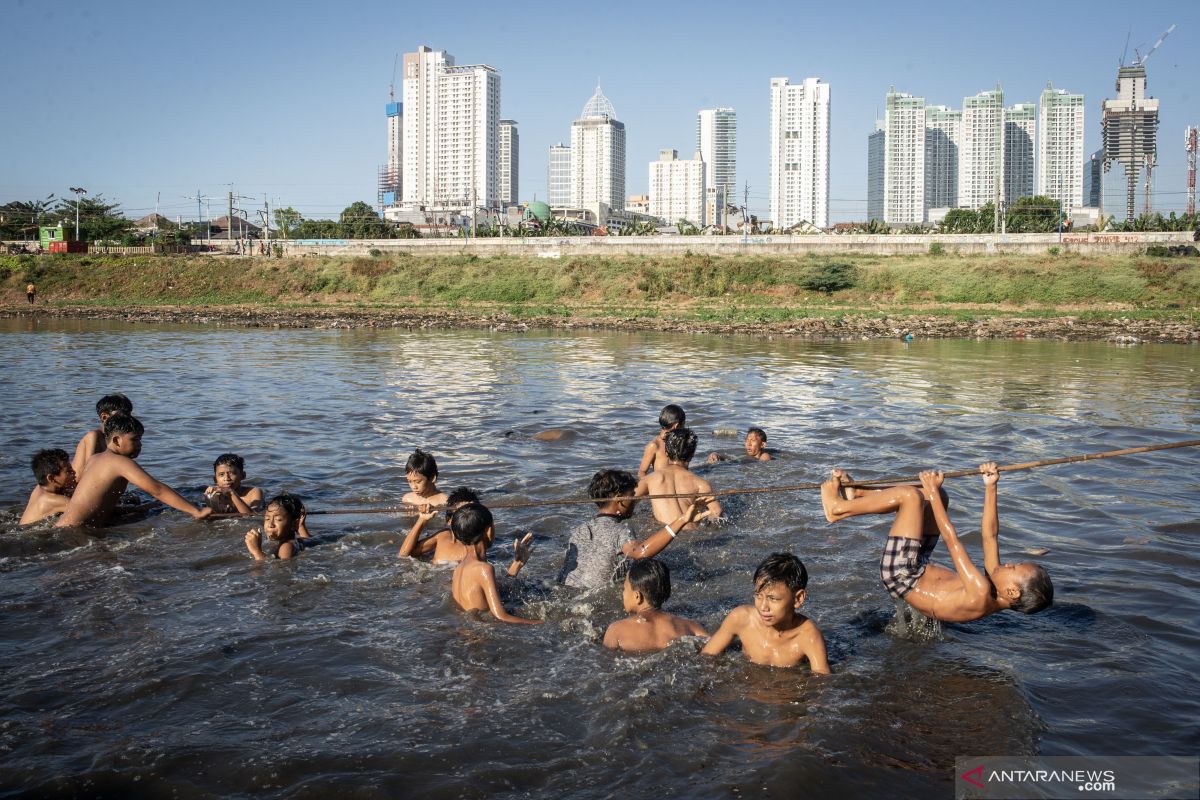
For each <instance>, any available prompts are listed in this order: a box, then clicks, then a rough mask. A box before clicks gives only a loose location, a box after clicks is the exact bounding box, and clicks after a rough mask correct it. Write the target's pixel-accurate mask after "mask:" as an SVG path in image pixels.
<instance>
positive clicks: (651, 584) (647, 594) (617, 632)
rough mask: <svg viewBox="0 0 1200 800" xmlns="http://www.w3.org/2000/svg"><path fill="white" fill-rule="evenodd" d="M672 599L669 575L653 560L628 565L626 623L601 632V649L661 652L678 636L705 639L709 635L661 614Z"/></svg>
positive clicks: (624, 598) (688, 622)
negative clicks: (666, 603) (664, 604)
mask: <svg viewBox="0 0 1200 800" xmlns="http://www.w3.org/2000/svg"><path fill="white" fill-rule="evenodd" d="M670 597H671V571H670V570H669V569H667V565H666V564H664V563H662V562H661V561H658V560H656V559H653V558H643V559H642V560H641V561H634V562H633V563H631V564H630V565H629V572H628V574H626V576H625V588H624V591H622V593H621V602H622V603H623V604H624V606H625V612H626V613H627V614H629V616H628V617H627V618H626V619H623V620H619V621H618V622H614V623H613V624H612V625H609V626H608V630H606V631H605V632H604V646H605V647H607V648H609V649H611V650H622V651H624V652H626V653H649V652H652V651H655V650H662V649H663V648H664V647H666V646H667V645H669V644H670V643H671V642H673V641H675V640H676V639H678V638H680V637H681V636H708V631H706V630H704V628H702V627H701V626H700V625H698V624H697V623H695V622H692V621H691V620H690V619H684V618H683V617H677V616H675V615H674V614H668V613H667V612H665V611H663V610H662V605H663V603H665V602H667V600H668V599H669V598H670Z"/></svg>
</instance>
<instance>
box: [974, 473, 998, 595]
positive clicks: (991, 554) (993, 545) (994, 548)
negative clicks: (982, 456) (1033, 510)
mask: <svg viewBox="0 0 1200 800" xmlns="http://www.w3.org/2000/svg"><path fill="white" fill-rule="evenodd" d="M979 474H980V475H982V476H983V522H982V524H981V529H982V532H983V569H984V570H985V571H986V572H987V574H988V575H991V574H992V573H993V572H994V571H995V570H996V567H999V566H1000V507H999V506H1000V504H999V499H998V496H997V490H998V488H999V483H1000V470H999V469H998V468H997V467H996V462H995V461H989V462H987V463H986V464H980V465H979Z"/></svg>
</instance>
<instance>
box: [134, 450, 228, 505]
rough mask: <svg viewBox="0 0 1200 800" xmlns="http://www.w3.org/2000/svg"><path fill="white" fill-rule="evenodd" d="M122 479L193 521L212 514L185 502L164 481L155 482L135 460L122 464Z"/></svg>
mask: <svg viewBox="0 0 1200 800" xmlns="http://www.w3.org/2000/svg"><path fill="white" fill-rule="evenodd" d="M121 477H122V478H124V479H125V480H127V481H129V482H130V483H132V484H133V485H134V486H136V487H138V488H139V489H141V490H142V491H143V492H145V493H146V494H148V495H150V496H151V497H153V498H154V499H155V500H158V501H159V502H160V503H165V504H166V505H169V506H170V507H171V508H173V509H175V510H176V511H182V512H183V513H185V514H188V515H190V516H191V517H192V519H204V518H205V517H207V516H208V515H209V514H211V513H212V509H211V508H197V507H196V506H194V505H192V504H191V503H189V502H188V501H187V500H184V499H183V497H181V496H180V494H179V492H177V491H175V490H174V489H172V488H171V487H170V486H167V485H166V484H165V483H163V482H162V481H159V480H155V479H154V478H153V477H151V476H150V473H148V472H146V470H144V469H142V468H141V467H139V466H138V464H137V462H136V461H134V460H133V459H128V458H127V459H125V461H124V462H123V463H122V465H121Z"/></svg>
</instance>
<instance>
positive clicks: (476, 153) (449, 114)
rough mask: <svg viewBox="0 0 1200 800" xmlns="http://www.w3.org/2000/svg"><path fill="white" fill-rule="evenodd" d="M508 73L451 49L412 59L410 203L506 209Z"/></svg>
mask: <svg viewBox="0 0 1200 800" xmlns="http://www.w3.org/2000/svg"><path fill="white" fill-rule="evenodd" d="M499 127H500V74H499V73H498V72H497V71H496V70H495V69H494V68H492V67H489V66H487V65H484V64H476V65H470V66H455V64H454V57H453V56H452V55H450V54H449V53H447V52H445V51H444V50H437V51H434V50H431V49H429V48H428V47H425V46H421V47H419V48H417V52H415V53H405V54H404V125H403V131H404V133H403V136H402V150H403V152H402V160H403V165H404V167H403V174H404V175H405V180H404V182H403V193H402V196H403V203H404V205H405V206H407V207H409V208H412V209H418V208H427V209H446V208H470V207H483V208H498V207H499V203H500V170H499Z"/></svg>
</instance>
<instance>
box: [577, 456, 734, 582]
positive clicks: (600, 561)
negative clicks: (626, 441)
mask: <svg viewBox="0 0 1200 800" xmlns="http://www.w3.org/2000/svg"><path fill="white" fill-rule="evenodd" d="M637 488H638V482H637V480H636V479H635V478H634V477H633V476H632V475H630V474H629V473H628V472H623V471H621V470H615V469H606V470H602V471H600V472H597V473H596V474H595V475H593V476H592V480H591V482H590V483H589V484H588V496H589V497H591V498H592V500H594V501H595V502H596V506H597V507H598V510H597V512H596V516H595V517H594V518H592V519H590V520H588V521H587V522H585V523H583V524H582V525H580V526H579V527H577V528H576V529H575V530H573V531H572V532H571V538H570V540H569V541H568V542H567V552H566V554H565V556H564V558H563V564H562V568H561V569H560V570H559V573H558V582H559V583H565V584H566V585H567V586H573V587H575V588H577V589H601V588H604V587H605V586H610V585H611V584H612V583H613V581H614V580H616V579H617V578H618V577H619V576H620V573H621V569H622V567H623V566H624V565H625V560H626V559H634V560H637V559H641V558H650V557H651V556H656V555H658V554H659V553H661V552H662V551H663V548H665V547H666V546H667V545H669V544H670V543H671V542H673V541H675V537H676V536H677V535H679V532H680V531H682V530H684V529H686V528H687V527H688V525H689V524H690V523H691V522H692V520H694V519H696V517H697V515H698V514H699V513H700V509H701V508H703V507H704V502H705V500H711V499H712V498H696V499H695V500H693V501H691V502H690V503H689V504H688V505H687V506H686V508H685V509H684V511H683V513H681V514H680V515H679V516H678V517H676V518H675V519H674V520H673V522H671V523H667V524H665V525H663V526H662V527H661V528H660V529H659V530H657V531H655V532H654V533H653V534H651V535H650V536H647V537H646V538H645V539H643V540H641V541H637V540H636V539H634V538H633V530H632V529H631V528H630V527H629V522H628V519H629V518H630V517H631V516H633V509H634V506H636V505H637V498H635V497H634V492H636V491H637Z"/></svg>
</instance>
